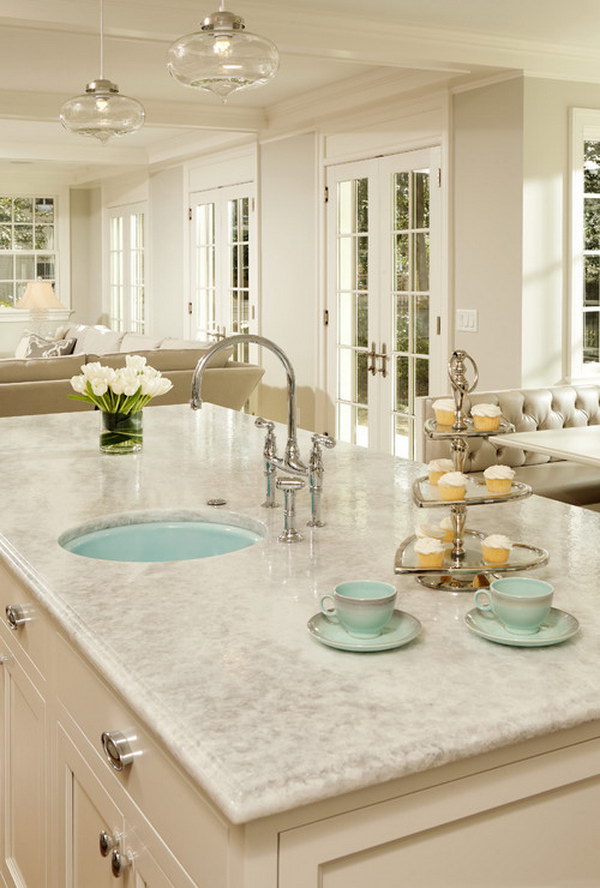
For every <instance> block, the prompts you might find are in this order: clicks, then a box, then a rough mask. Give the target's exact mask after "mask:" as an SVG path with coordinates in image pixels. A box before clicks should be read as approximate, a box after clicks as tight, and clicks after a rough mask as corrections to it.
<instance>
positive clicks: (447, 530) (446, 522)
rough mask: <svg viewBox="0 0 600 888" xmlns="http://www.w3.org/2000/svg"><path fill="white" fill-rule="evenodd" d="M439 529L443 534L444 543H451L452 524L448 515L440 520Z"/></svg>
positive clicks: (452, 536)
mask: <svg viewBox="0 0 600 888" xmlns="http://www.w3.org/2000/svg"><path fill="white" fill-rule="evenodd" d="M440 527H441V529H442V530H443V532H444V537H443V539H444V542H445V543H452V542H453V541H454V524H453V522H452V518H451V517H450V515H447V516H446V518H442V520H441V521H440Z"/></svg>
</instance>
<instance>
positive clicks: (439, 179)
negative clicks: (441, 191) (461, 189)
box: [437, 167, 442, 188]
mask: <svg viewBox="0 0 600 888" xmlns="http://www.w3.org/2000/svg"><path fill="white" fill-rule="evenodd" d="M437 183H438V188H441V187H442V168H441V167H438V172H437Z"/></svg>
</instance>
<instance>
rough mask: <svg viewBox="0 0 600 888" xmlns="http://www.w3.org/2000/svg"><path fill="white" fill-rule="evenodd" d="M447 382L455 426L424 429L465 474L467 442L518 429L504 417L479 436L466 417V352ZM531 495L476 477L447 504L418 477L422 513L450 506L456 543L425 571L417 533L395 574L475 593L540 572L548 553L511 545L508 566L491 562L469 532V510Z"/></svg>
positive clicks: (416, 495) (523, 488)
mask: <svg viewBox="0 0 600 888" xmlns="http://www.w3.org/2000/svg"><path fill="white" fill-rule="evenodd" d="M467 362H469V363H470V364H471V366H472V368H473V375H474V379H473V382H472V383H469V381H468V379H467V367H466V364H467ZM448 377H449V379H450V383H451V385H452V389H453V392H454V402H455V405H456V421H455V422H454V424H453V425H452V426H441V425H438V423H437V422H436V421H435V419H428V420H427V421H426V422H425V425H424V429H425V434H426V435H427V436H428V437H429V438H432V439H433V440H438V441H439V440H447V441H449V442H450V447H451V449H452V461H453V463H454V471H456V472H462V471H463V470H464V466H465V461H466V458H467V452H468V443H467V439H468V438H488V437H489V436H490V435H502V434H506V433H508V432H514V431H515V428H514V426H513V425H511V423H509V422H507V421H506V420H505V419H504V418H502V419H501V421H500V428H499V429H496V430H494V431H490V432H485V431H479V430H478V429H475V428H474V426H473V421H472V420H471V419H470V418H468V417H466V416H465V414H464V411H463V405H464V399H465V395H466V394H469V393H470V392H472V391H473V390H474V389H475V387H476V386H477V382H478V380H479V371H478V369H477V364H476V363H475V361H474V360H473V358H472V357H471V356H470V355H469V354H467V352H465V351H462V350H456V351H454V352H453V353H452V356H451V358H450V360H449V362H448ZM531 494H532V490H531V487H529V486H528V485H527V484H522V483H520V482H518V481H516V482H513V484H512V487H511V490H510V491H509V492H508V493H505V494H493V493H489V492H488V490H487V487H486V485H485V481H484V480H483V478H482V477H478V476H475V477H473V478H469V480H468V482H467V487H466V493H465V498H464V499H462V500H446V499H442V497H441V495H440V492H439V489H438V488H437V487H436V486H435V485H433V484H430V483H429V481H428V478H427V476H423V477H422V478H418V479H417V480H416V481H415V483H414V484H413V499H414V501H415V503H416V505H417V506H418V507H419V508H436V507H440V506H445V507H448V506H449V507H450V516H451V520H452V543H451V544H450V543H449V544H448V556H447V558H446V559H445V562H446V563H445V564H443V565H442V567H439V568H424V567H421V566H419V564H418V559H417V553H416V552H415V548H414V547H415V543H416V540H417V537H416V536H415V535H414V534H413V535H412V536H409V537H407V538H406V539H405V540H404V541H403V542H402V543H401V544H400V546H399V548H398V550H397V552H396V557H395V560H394V572H395V573H397V574H416V575H417V579H418V581H419V582H420V583H421V584H422V585H423V586H427V587H428V588H429V589H443V590H447V591H450V592H472V591H474V590H475V589H479V588H481V587H485V586H488V585H489V583H490V580H491V579H493V578H494V577H496V576H500V575H502V574H506V573H512V572H515V571H524V570H532V569H533V568H534V567H541V566H542V565H543V564H546V563H547V561H548V557H549V556H548V552H547V551H546V550H545V549H540V548H538V547H537V546H529V545H526V544H525V543H515V544H514V545H513V547H512V549H511V552H510V555H509V558H508V561H507V562H506V563H504V564H491V563H487V562H485V561H484V560H483V558H482V554H481V540H482V539H483V538H484V537H485V534H483V533H479V532H476V531H469V530H466V529H465V527H466V520H467V508H468V507H469V506H479V505H484V504H488V503H506V502H514V501H515V500H520V499H525V498H526V497H528V496H531Z"/></svg>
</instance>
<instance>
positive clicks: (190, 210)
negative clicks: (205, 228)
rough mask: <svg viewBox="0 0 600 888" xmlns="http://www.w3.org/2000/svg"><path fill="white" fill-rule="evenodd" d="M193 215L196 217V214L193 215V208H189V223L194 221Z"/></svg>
mask: <svg viewBox="0 0 600 888" xmlns="http://www.w3.org/2000/svg"><path fill="white" fill-rule="evenodd" d="M193 215H194V214H193V213H192V208H191V207H189V208H188V221H189V222H191V221H192V216H193Z"/></svg>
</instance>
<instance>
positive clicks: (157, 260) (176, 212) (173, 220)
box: [148, 166, 188, 338]
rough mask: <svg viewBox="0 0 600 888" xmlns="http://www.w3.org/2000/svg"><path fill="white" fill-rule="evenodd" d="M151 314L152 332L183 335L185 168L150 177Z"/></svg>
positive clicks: (168, 170) (185, 262)
mask: <svg viewBox="0 0 600 888" xmlns="http://www.w3.org/2000/svg"><path fill="white" fill-rule="evenodd" d="M149 199H150V206H149V217H150V219H149V221H150V237H149V246H150V266H149V272H150V289H149V294H150V318H149V321H150V323H149V329H148V333H149V334H150V335H151V336H157V337H161V338H162V337H164V336H179V337H181V336H184V329H183V326H184V320H183V319H184V302H185V297H186V294H187V282H186V281H185V280H184V278H185V271H184V269H185V268H187V257H186V256H184V230H185V228H184V226H185V225H187V224H188V223H187V221H186V219H185V215H186V202H185V200H184V170H183V167H182V166H177V167H173V168H172V169H167V170H161V171H160V172H158V173H155V174H154V175H152V176H151V177H150V183H149Z"/></svg>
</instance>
